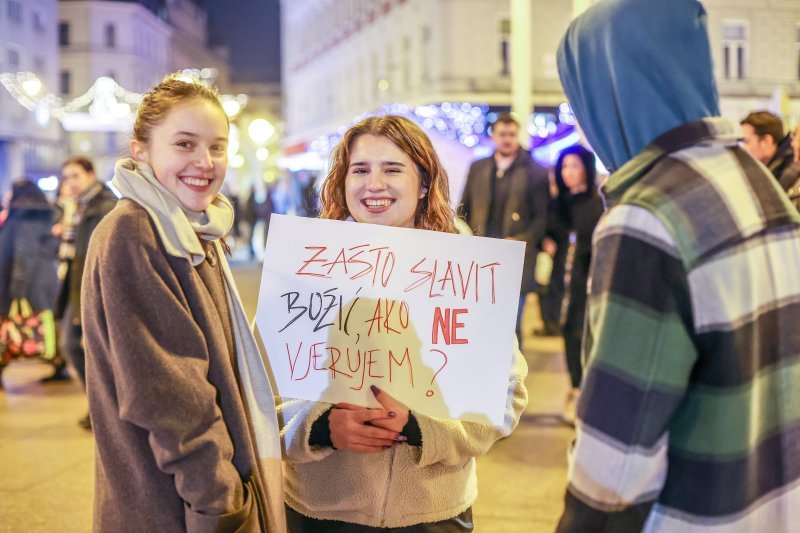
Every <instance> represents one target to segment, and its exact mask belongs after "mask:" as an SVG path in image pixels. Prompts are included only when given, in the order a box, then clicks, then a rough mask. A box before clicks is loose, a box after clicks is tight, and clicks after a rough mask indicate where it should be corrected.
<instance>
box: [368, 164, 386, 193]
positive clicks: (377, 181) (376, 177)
mask: <svg viewBox="0 0 800 533" xmlns="http://www.w3.org/2000/svg"><path fill="white" fill-rule="evenodd" d="M385 188H386V180H385V179H384V175H383V172H381V170H380V169H378V170H373V171H372V172H370V173H369V175H368V176H367V190H368V191H382V190H384V189H385Z"/></svg>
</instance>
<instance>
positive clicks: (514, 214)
mask: <svg viewBox="0 0 800 533" xmlns="http://www.w3.org/2000/svg"><path fill="white" fill-rule="evenodd" d="M511 220H513V221H514V222H519V213H517V212H516V211H515V212H513V213H511Z"/></svg>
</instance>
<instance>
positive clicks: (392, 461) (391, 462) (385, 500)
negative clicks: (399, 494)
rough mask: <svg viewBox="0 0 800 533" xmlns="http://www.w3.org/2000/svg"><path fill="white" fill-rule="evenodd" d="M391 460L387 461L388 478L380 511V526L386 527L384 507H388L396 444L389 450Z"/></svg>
mask: <svg viewBox="0 0 800 533" xmlns="http://www.w3.org/2000/svg"><path fill="white" fill-rule="evenodd" d="M390 451H391V453H392V460H391V461H390V462H389V479H388V480H386V492H385V493H384V495H383V512H382V513H381V527H386V508H387V507H389V491H390V490H392V472H394V460H395V457H396V456H397V445H395V446H392V449H391V450H390Z"/></svg>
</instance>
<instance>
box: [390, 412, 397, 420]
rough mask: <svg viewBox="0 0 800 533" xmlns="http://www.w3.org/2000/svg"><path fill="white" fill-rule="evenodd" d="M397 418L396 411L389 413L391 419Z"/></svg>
mask: <svg viewBox="0 0 800 533" xmlns="http://www.w3.org/2000/svg"><path fill="white" fill-rule="evenodd" d="M396 416H397V413H395V412H394V411H389V418H394V417H396Z"/></svg>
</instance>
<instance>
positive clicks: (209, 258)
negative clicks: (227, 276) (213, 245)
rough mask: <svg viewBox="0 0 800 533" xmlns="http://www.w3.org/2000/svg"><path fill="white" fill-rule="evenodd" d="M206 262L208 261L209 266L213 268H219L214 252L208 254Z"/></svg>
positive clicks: (210, 251)
mask: <svg viewBox="0 0 800 533" xmlns="http://www.w3.org/2000/svg"><path fill="white" fill-rule="evenodd" d="M206 260H207V261H208V264H209V265H210V266H212V267H215V266H217V256H216V255H215V254H214V251H213V250H209V251H208V252H206Z"/></svg>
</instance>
